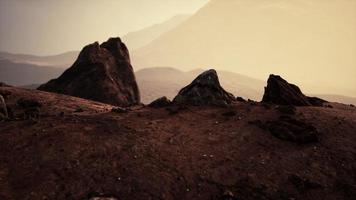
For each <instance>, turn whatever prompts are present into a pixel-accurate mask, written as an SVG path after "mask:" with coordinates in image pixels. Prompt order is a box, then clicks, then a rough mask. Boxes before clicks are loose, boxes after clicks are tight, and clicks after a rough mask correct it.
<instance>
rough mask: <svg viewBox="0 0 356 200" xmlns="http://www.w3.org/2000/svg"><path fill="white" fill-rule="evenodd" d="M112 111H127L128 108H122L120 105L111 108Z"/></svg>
mask: <svg viewBox="0 0 356 200" xmlns="http://www.w3.org/2000/svg"><path fill="white" fill-rule="evenodd" d="M111 112H115V113H127V112H128V111H127V109H124V108H120V107H115V108H112V109H111Z"/></svg>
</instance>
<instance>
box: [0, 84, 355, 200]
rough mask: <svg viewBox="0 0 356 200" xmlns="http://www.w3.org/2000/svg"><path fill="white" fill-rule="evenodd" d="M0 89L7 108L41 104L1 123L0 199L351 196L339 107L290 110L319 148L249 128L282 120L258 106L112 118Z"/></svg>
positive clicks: (348, 141) (57, 99) (97, 107)
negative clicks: (31, 115)
mask: <svg viewBox="0 0 356 200" xmlns="http://www.w3.org/2000/svg"><path fill="white" fill-rule="evenodd" d="M0 89H1V90H6V91H10V92H11V93H12V94H11V95H10V96H9V97H8V98H7V99H6V102H7V104H8V105H9V106H14V107H15V102H16V100H17V99H19V98H20V97H26V98H32V99H37V100H39V101H40V102H41V103H42V104H43V106H42V107H41V108H40V111H41V116H40V119H38V120H35V121H33V120H21V119H19V120H12V121H6V122H0V199H9V200H11V199H34V200H37V199H49V200H52V199H90V198H91V197H93V196H102V197H105V196H106V197H113V198H116V199H120V200H131V199H138V200H139V199H177V200H180V199H236V200H245V199H246V200H249V199H289V200H292V199H330V200H337V199H340V200H341V199H354V198H355V196H356V108H353V107H350V106H347V105H342V104H336V103H333V104H331V105H332V106H333V108H326V107H298V108H297V113H296V115H295V118H297V119H300V120H303V121H306V122H309V123H311V124H312V125H313V126H315V127H316V128H317V130H318V132H319V135H318V137H319V139H320V142H317V143H314V144H307V145H300V144H295V143H292V142H289V141H284V140H280V139H278V138H276V137H274V136H273V135H272V134H271V133H269V132H268V131H266V130H263V129H260V128H258V127H257V126H256V125H254V124H251V123H250V122H251V121H254V120H261V121H266V120H273V119H277V118H278V117H279V116H280V113H279V112H278V111H277V110H276V109H275V108H274V106H272V107H270V108H268V107H265V106H262V105H260V104H259V103H258V104H256V105H254V104H251V103H243V102H237V103H234V104H233V105H232V106H231V107H228V108H217V107H186V108H181V109H177V111H178V113H172V111H169V110H167V109H166V108H160V109H154V108H149V107H145V106H137V107H132V108H131V109H130V111H129V112H127V113H120V114H119V113H114V112H110V110H111V108H112V107H111V106H109V105H106V104H101V103H97V102H92V101H87V100H83V99H79V98H74V97H68V96H65V95H57V94H51V93H46V92H40V91H35V90H24V89H19V88H14V87H1V88H0ZM78 107H80V108H82V109H83V110H84V111H83V112H74V111H75V110H76V109H77V108H78ZM171 109H176V108H174V107H171ZM228 111H236V113H237V115H236V116H230V117H229V116H224V115H223V113H226V112H228ZM19 112H20V111H19ZM60 112H64V115H61V114H60Z"/></svg>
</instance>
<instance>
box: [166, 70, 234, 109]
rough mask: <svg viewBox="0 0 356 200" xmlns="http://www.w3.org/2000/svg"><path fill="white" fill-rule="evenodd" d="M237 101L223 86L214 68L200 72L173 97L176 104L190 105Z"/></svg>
mask: <svg viewBox="0 0 356 200" xmlns="http://www.w3.org/2000/svg"><path fill="white" fill-rule="evenodd" d="M232 101H235V97H234V96H233V95H232V94H230V93H228V92H226V91H225V90H224V88H222V87H221V85H220V82H219V78H218V75H217V73H216V71H215V70H214V69H210V70H207V71H205V72H203V73H202V74H200V75H199V76H198V77H197V78H196V79H194V81H193V82H192V83H191V84H189V85H188V86H186V87H184V88H183V89H181V90H180V91H179V93H178V95H177V96H176V97H175V98H174V99H173V103H175V104H189V105H220V106H221V105H227V104H230V103H231V102H232Z"/></svg>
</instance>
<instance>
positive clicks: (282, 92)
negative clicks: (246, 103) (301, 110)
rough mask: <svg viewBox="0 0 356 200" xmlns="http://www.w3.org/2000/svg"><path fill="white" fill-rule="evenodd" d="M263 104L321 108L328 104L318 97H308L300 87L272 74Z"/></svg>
mask: <svg viewBox="0 0 356 200" xmlns="http://www.w3.org/2000/svg"><path fill="white" fill-rule="evenodd" d="M262 102H269V103H275V104H278V105H294V106H312V105H313V106H321V105H322V104H323V103H325V102H327V101H325V100H322V99H320V98H317V97H307V96H305V95H304V94H303V93H302V91H301V90H300V89H299V87H298V86H296V85H293V84H290V83H288V82H287V81H286V80H284V79H283V78H281V77H280V76H278V75H273V74H271V75H270V76H269V78H268V81H267V87H265V93H264V95H263V98H262Z"/></svg>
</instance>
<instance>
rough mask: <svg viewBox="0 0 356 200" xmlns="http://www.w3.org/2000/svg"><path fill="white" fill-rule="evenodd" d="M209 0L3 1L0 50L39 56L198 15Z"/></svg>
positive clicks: (78, 48) (73, 48)
mask: <svg viewBox="0 0 356 200" xmlns="http://www.w3.org/2000/svg"><path fill="white" fill-rule="evenodd" d="M207 1H208V0H0V50H1V51H8V52H12V53H29V54H38V55H48V54H57V53H62V52H65V51H69V50H80V49H81V48H82V47H83V46H84V45H86V44H88V43H91V42H94V41H97V40H99V41H103V40H106V39H107V38H108V37H111V36H123V35H124V34H126V33H127V32H130V31H134V30H139V29H141V28H144V27H146V26H149V25H152V24H155V23H159V22H162V21H165V20H167V19H169V18H170V17H172V16H174V15H176V14H182V13H183V14H186V13H194V12H195V11H196V10H197V9H199V8H200V7H202V6H203V5H204V4H205V3H207Z"/></svg>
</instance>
